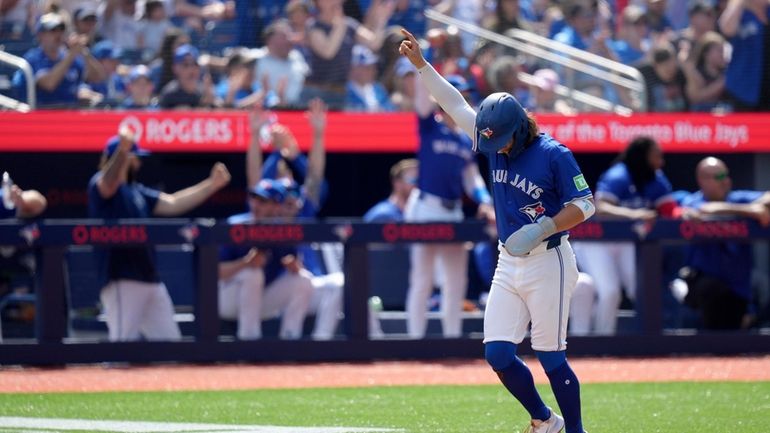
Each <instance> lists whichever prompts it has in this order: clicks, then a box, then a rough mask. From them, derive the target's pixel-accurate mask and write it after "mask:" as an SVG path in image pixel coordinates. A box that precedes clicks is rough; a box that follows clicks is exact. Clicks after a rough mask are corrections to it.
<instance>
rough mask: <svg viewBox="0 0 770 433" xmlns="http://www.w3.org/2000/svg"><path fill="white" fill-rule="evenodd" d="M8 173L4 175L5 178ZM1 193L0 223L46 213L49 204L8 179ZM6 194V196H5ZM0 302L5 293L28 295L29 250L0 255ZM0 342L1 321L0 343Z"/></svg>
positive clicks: (30, 279)
mask: <svg viewBox="0 0 770 433" xmlns="http://www.w3.org/2000/svg"><path fill="white" fill-rule="evenodd" d="M7 175H8V173H4V178H5V176H7ZM7 181H8V183H7V185H6V183H5V181H4V182H3V189H2V190H0V221H2V220H4V219H9V218H35V217H37V216H39V215H40V214H41V213H43V211H45V208H46V206H47V205H48V202H47V201H46V199H45V197H43V195H42V194H40V193H39V192H38V191H37V190H34V189H28V190H23V189H21V188H19V186H18V185H15V184H13V181H12V180H11V179H10V177H8V179H7ZM6 194H8V195H7V196H6ZM0 269H2V272H0V299H2V298H3V296H4V295H5V294H6V293H9V292H14V293H28V292H31V291H32V289H33V286H34V283H33V279H34V271H35V258H34V257H33V256H32V251H31V250H30V249H28V248H15V247H8V246H5V247H3V253H2V254H0ZM2 342H3V331H2V318H1V317H0V343H2Z"/></svg>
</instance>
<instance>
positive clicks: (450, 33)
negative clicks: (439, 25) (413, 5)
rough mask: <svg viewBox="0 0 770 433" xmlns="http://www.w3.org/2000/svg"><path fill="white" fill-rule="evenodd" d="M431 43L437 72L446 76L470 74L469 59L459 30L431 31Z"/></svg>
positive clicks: (429, 33) (429, 34) (432, 57)
mask: <svg viewBox="0 0 770 433" xmlns="http://www.w3.org/2000/svg"><path fill="white" fill-rule="evenodd" d="M427 38H428V41H429V42H430V51H429V56H430V57H431V59H432V62H433V64H434V65H435V68H436V71H438V72H439V73H440V74H442V75H444V76H448V75H460V76H463V77H465V76H466V75H467V74H468V67H469V66H470V65H469V64H468V58H467V56H466V55H465V53H466V51H465V50H464V49H463V43H462V39H461V38H460V33H459V31H458V30H457V28H454V27H450V28H449V29H447V30H444V29H431V30H430V31H429V32H428V35H427Z"/></svg>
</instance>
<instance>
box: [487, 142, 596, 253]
mask: <svg viewBox="0 0 770 433" xmlns="http://www.w3.org/2000/svg"><path fill="white" fill-rule="evenodd" d="M487 157H488V158H489V168H490V174H491V178H492V195H493V197H494V203H495V213H496V214H497V231H498V236H499V237H500V239H501V240H502V241H505V239H507V238H508V236H510V235H511V233H513V232H515V231H516V230H518V229H519V228H521V226H523V225H525V224H531V223H533V222H535V221H537V220H538V219H539V218H540V217H541V216H543V215H545V216H548V217H553V216H554V215H556V214H557V213H559V211H561V209H562V208H563V207H564V206H565V205H566V204H568V203H569V202H571V201H573V200H577V199H581V198H590V197H592V194H591V190H590V189H589V188H588V183H587V182H586V181H585V178H584V177H583V174H582V172H581V171H580V168H579V167H578V165H577V162H576V161H575V157H574V156H573V155H572V152H570V150H569V149H568V148H567V147H565V146H564V145H563V144H561V143H559V142H558V141H556V140H555V139H553V138H552V137H551V136H549V135H547V134H540V135H539V136H538V138H537V139H535V141H534V142H532V144H530V145H529V146H528V147H527V148H526V149H525V150H524V151H523V152H522V153H521V154H519V155H518V156H517V157H516V158H509V157H508V156H507V155H505V154H491V153H488V154H487ZM565 233H566V232H560V233H556V234H554V235H553V236H552V237H553V238H555V237H560V236H562V235H563V234H565Z"/></svg>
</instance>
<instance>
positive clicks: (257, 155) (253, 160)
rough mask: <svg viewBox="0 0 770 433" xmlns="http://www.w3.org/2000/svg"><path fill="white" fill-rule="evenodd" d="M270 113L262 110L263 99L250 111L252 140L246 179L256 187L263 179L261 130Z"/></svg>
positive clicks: (247, 161) (247, 158)
mask: <svg viewBox="0 0 770 433" xmlns="http://www.w3.org/2000/svg"><path fill="white" fill-rule="evenodd" d="M269 116H270V114H269V113H267V112H265V111H264V110H262V101H259V102H258V103H257V104H255V105H254V109H253V110H251V111H250V112H249V127H250V129H251V140H250V141H249V148H248V149H247V150H246V181H247V182H248V185H247V186H248V187H249V188H252V187H254V186H255V185H256V184H257V183H258V182H259V180H260V179H262V162H263V160H262V147H261V143H260V131H261V130H262V128H263V127H264V126H265V125H266V124H267V122H268V120H269Z"/></svg>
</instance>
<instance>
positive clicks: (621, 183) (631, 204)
mask: <svg viewBox="0 0 770 433" xmlns="http://www.w3.org/2000/svg"><path fill="white" fill-rule="evenodd" d="M596 198H597V199H603V200H607V201H609V202H611V203H613V204H616V205H618V206H623V207H627V208H631V209H655V208H657V207H659V206H660V205H661V204H663V203H665V202H667V201H669V200H671V201H673V198H672V196H671V182H669V181H668V179H667V178H666V175H665V174H663V172H662V171H660V170H657V171H656V172H655V179H653V180H651V181H650V182H649V183H647V185H645V186H644V190H643V191H637V190H636V186H635V185H634V183H633V182H632V181H631V174H630V173H629V172H628V167H626V164H625V163H622V162H619V163H617V164H615V165H613V166H612V167H610V169H609V170H607V171H605V172H604V173H602V175H601V176H599V181H598V182H597V183H596Z"/></svg>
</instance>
